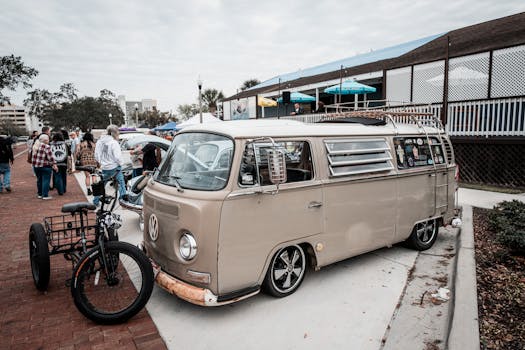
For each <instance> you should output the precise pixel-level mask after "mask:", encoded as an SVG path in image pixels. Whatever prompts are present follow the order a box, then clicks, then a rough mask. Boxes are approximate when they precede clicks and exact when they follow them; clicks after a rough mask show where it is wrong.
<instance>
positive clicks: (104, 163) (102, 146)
mask: <svg viewBox="0 0 525 350" xmlns="http://www.w3.org/2000/svg"><path fill="white" fill-rule="evenodd" d="M106 130H107V135H104V136H102V137H101V138H100V139H99V140H98V141H97V144H96V145H95V160H96V161H97V162H98V164H100V168H101V169H102V177H103V178H104V180H107V179H109V178H111V177H113V176H115V174H116V179H117V181H118V184H119V197H120V198H122V196H124V195H125V194H126V184H125V183H124V175H123V174H122V152H121V150H120V145H119V144H118V141H117V140H118V136H119V130H118V127H117V126H116V125H109V126H108V127H107V129H106ZM99 203H100V197H99V196H95V197H94V198H93V204H95V205H96V206H98V204H99Z"/></svg>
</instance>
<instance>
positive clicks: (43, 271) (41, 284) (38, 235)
mask: <svg viewBox="0 0 525 350" xmlns="http://www.w3.org/2000/svg"><path fill="white" fill-rule="evenodd" d="M29 261H30V263H31V274H32V275H33V282H35V287H36V289H38V290H40V291H45V290H47V287H48V286H49V277H50V275H51V268H50V261H49V250H48V244H47V235H46V231H45V229H44V226H42V224H40V223H34V224H32V225H31V228H30V229H29Z"/></svg>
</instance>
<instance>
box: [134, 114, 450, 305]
mask: <svg viewBox="0 0 525 350" xmlns="http://www.w3.org/2000/svg"><path fill="white" fill-rule="evenodd" d="M387 117H388V118H385V120H386V122H385V121H384V120H382V119H381V118H379V119H375V120H376V121H377V122H375V121H372V124H373V125H363V124H361V123H353V121H354V120H351V118H350V119H344V120H337V121H338V122H337V123H318V124H303V123H300V122H296V121H285V120H251V121H250V120H246V121H232V122H224V123H214V124H204V125H198V126H193V127H191V128H186V129H184V130H183V131H182V132H180V133H179V134H177V135H176V136H175V138H174V140H173V144H172V145H171V148H170V150H169V151H168V154H167V156H166V158H165V160H164V162H163V164H162V165H161V166H160V169H159V170H158V172H157V173H156V174H155V175H154V176H153V178H152V179H151V180H150V182H149V184H148V186H147V188H146V189H145V192H144V219H145V228H144V244H143V248H144V250H145V252H146V253H147V255H148V256H149V257H150V258H151V260H152V262H153V264H154V265H155V266H156V268H157V271H158V274H157V277H156V281H157V283H158V284H159V285H160V286H161V287H163V288H164V289H166V290H168V291H169V292H170V293H172V294H175V295H177V296H178V297H180V298H182V299H184V300H187V301H189V302H191V303H195V304H198V305H205V306H214V305H222V304H227V303H231V302H235V301H238V300H241V299H244V298H246V297H249V296H252V295H254V294H256V293H258V292H259V291H260V290H261V289H263V290H265V291H266V292H268V293H269V294H271V295H274V296H277V297H283V296H287V295H289V294H291V293H293V292H294V291H295V290H297V288H298V287H299V286H300V284H301V282H302V281H303V278H304V277H305V271H306V270H307V267H308V266H311V267H313V268H314V269H315V270H317V269H319V268H321V267H323V266H325V265H328V264H331V263H333V262H336V261H340V260H343V259H347V258H349V257H352V256H355V255H358V254H361V253H365V252H368V251H371V250H374V249H378V248H381V247H388V246H391V245H392V244H394V243H397V242H403V241H405V242H406V243H407V244H408V245H409V246H411V247H413V248H415V249H418V250H424V249H428V248H430V247H431V246H432V244H433V243H434V242H435V240H436V237H437V234H438V228H439V226H440V225H443V224H446V223H448V222H449V221H450V220H451V219H452V216H453V214H454V194H455V188H456V183H455V177H454V174H455V168H456V166H455V163H454V155H453V151H452V146H451V143H450V140H449V138H448V137H447V136H446V135H445V134H444V132H443V130H440V129H438V128H435V127H431V126H424V125H423V124H422V123H419V122H418V123H412V124H401V123H395V122H394V120H393V119H392V118H391V117H390V116H387ZM197 150H200V151H199V152H197Z"/></svg>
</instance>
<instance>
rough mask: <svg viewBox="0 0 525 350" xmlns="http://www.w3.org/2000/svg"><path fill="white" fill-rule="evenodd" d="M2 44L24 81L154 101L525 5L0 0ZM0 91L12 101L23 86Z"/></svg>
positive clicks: (162, 103) (229, 88)
mask: <svg viewBox="0 0 525 350" xmlns="http://www.w3.org/2000/svg"><path fill="white" fill-rule="evenodd" d="M0 5H1V6H0V9H1V10H0V56H5V55H10V54H15V55H17V56H22V60H23V61H24V62H25V63H26V64H27V65H29V66H32V67H34V68H36V69H37V70H38V71H39V73H40V74H39V75H38V77H37V78H35V79H34V80H33V87H34V88H42V89H48V90H50V91H57V90H58V88H59V86H60V85H61V84H62V83H65V82H72V83H73V84H74V85H75V87H76V88H77V89H78V90H79V94H80V95H81V96H84V95H88V96H98V94H99V91H100V90H102V89H109V90H111V91H113V92H114V93H115V94H117V95H121V94H122V95H125V96H126V99H127V100H140V99H143V98H153V99H156V100H157V101H158V105H159V108H160V109H161V110H164V111H169V110H170V109H172V110H173V111H175V110H176V108H177V106H178V105H179V104H183V103H195V102H196V101H197V94H198V90H197V80H198V78H199V76H200V77H201V79H202V81H203V89H205V88H215V89H218V90H222V91H223V92H224V94H225V95H226V96H230V95H232V94H234V93H236V90H237V89H238V88H239V87H240V86H241V85H242V83H243V82H244V81H245V80H248V79H251V78H256V79H259V80H261V81H264V80H266V79H270V78H272V77H274V76H276V75H279V74H284V73H289V72H292V71H296V70H299V69H305V68H308V67H312V66H315V65H319V64H322V63H327V62H330V61H334V60H338V59H342V58H345V57H350V56H354V55H356V54H358V53H364V52H368V51H370V50H371V49H374V50H377V49H381V48H384V47H388V46H393V45H397V44H401V43H404V42H407V41H411V40H414V39H419V38H422V37H426V36H429V35H434V34H439V33H443V32H447V31H450V30H453V29H458V28H461V27H464V26H467V25H471V24H476V23H480V22H484V21H487V20H491V19H496V18H499V17H503V16H507V15H511V14H516V13H519V12H523V11H525V1H523V0H501V1H495V0H453V1H448V0H447V1H445V0H442V1H425V0H400V1H398V0H376V1H355V0H351V1H350V0H337V1H332V0H319V1H311V0H301V1H293V2H292V1H290V2H288V1H282V0H281V1H274V0H266V1H257V2H256V1H237V0H232V1H221V0H208V1H198V0H191V1H188V0H185V1H181V0H167V1H156V0H149V1H130V0H110V1H108V0H90V1H71V0H67V1H45V0H23V1H14V0H0ZM4 93H6V94H8V95H10V96H12V97H13V102H14V103H17V104H21V103H22V101H23V99H24V98H25V92H24V91H23V90H19V91H17V92H16V93H10V92H8V91H5V90H4Z"/></svg>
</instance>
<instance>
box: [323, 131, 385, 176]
mask: <svg viewBox="0 0 525 350" xmlns="http://www.w3.org/2000/svg"><path fill="white" fill-rule="evenodd" d="M324 143H325V147H326V151H327V157H328V163H329V167H330V174H331V175H332V176H346V175H357V174H365V173H378V172H384V171H390V170H392V169H394V166H393V164H392V155H391V154H390V147H389V146H388V143H387V142H386V140H385V139H334V140H325V141H324Z"/></svg>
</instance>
